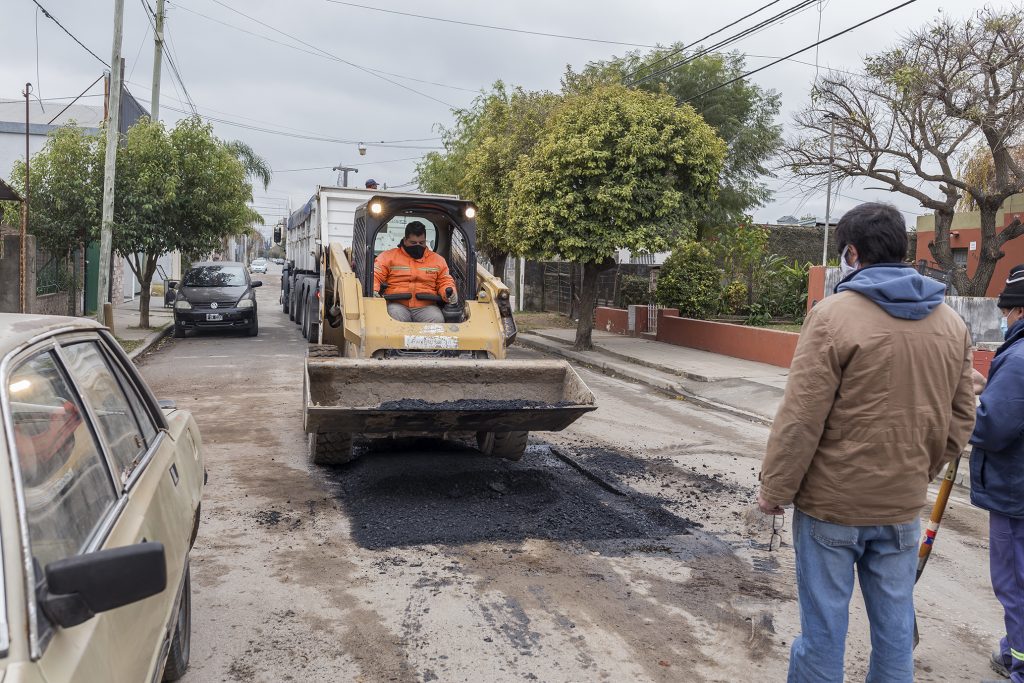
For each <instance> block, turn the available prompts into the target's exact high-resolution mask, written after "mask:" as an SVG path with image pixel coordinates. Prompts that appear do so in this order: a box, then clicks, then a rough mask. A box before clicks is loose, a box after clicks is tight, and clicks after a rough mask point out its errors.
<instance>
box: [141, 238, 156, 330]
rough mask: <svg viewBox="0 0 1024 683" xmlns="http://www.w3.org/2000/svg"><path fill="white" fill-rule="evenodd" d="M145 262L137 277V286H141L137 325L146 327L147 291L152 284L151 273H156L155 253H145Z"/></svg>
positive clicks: (148, 297)
mask: <svg viewBox="0 0 1024 683" xmlns="http://www.w3.org/2000/svg"><path fill="white" fill-rule="evenodd" d="M145 259H146V260H145V264H144V265H143V267H142V269H141V270H142V275H141V276H140V277H139V286H140V287H141V288H142V293H141V294H140V295H139V327H140V328H142V329H146V328H148V327H149V299H150V296H149V292H150V289H151V288H152V285H153V274H154V273H156V259H157V256H156V255H155V254H146V255H145Z"/></svg>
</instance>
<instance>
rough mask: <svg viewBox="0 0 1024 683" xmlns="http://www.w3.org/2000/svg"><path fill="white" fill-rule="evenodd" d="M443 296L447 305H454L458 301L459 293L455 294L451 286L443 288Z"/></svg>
mask: <svg viewBox="0 0 1024 683" xmlns="http://www.w3.org/2000/svg"><path fill="white" fill-rule="evenodd" d="M444 298H445V301H447V302H448V304H449V305H455V304H457V303H459V295H458V294H456V293H455V290H454V289H452V288H451V287H448V288H447V289H445V290H444Z"/></svg>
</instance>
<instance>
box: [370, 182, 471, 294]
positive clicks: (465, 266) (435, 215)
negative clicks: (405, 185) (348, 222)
mask: <svg viewBox="0 0 1024 683" xmlns="http://www.w3.org/2000/svg"><path fill="white" fill-rule="evenodd" d="M475 215H476V207H475V206H473V204H472V203H471V202H467V201H461V200H439V199H430V200H424V199H420V198H416V197H379V196H377V197H373V198H371V199H370V200H369V201H368V202H366V203H365V204H363V205H361V206H360V207H359V208H357V209H356V213H355V219H354V225H353V231H352V260H353V264H352V266H353V268H352V269H353V270H354V271H355V274H356V277H357V278H358V279H359V281H360V283H361V284H362V286H363V292H364V293H365V294H364V296H372V293H373V263H374V260H375V259H376V257H377V254H378V252H379V251H382V250H383V249H384V248H391V247H393V246H397V245H396V244H390V243H389V242H387V240H386V239H384V238H385V236H386V235H387V234H388V231H389V226H390V227H391V229H392V233H394V234H397V232H398V231H399V230H398V229H399V228H401V225H402V224H403V223H404V222H408V221H412V220H419V221H421V222H424V223H425V224H426V225H427V226H428V228H427V237H428V238H429V239H428V244H429V246H430V248H431V249H432V250H433V251H435V252H437V253H438V254H439V255H440V256H441V257H443V258H444V260H445V261H446V262H447V263H448V269H449V271H450V272H451V275H452V278H454V280H455V283H456V285H457V286H458V290H459V291H458V294H459V299H460V300H461V301H468V300H475V299H476V298H477V276H476V219H475ZM431 227H432V228H433V229H431ZM392 241H393V240H392Z"/></svg>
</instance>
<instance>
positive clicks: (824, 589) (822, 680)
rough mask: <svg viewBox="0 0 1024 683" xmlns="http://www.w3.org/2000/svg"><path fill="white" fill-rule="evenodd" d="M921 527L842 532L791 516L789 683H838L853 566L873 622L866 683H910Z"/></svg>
mask: <svg viewBox="0 0 1024 683" xmlns="http://www.w3.org/2000/svg"><path fill="white" fill-rule="evenodd" d="M919 534H920V525H919V523H918V521H917V520H916V519H915V520H913V521H911V522H907V523H905V524H888V525H881V526H846V525H843V524H833V523H831V522H823V521H822V520H820V519H815V518H814V517H811V516H809V515H806V514H804V513H802V512H800V511H799V510H797V511H796V512H795V513H794V515H793V545H794V547H795V549H796V583H797V592H798V596H799V600H800V631H801V632H800V635H799V636H798V637H797V638H796V640H794V641H793V646H792V648H791V650H790V657H789V678H788V681H789V683H842V681H843V658H844V655H845V653H846V632H847V629H848V627H849V623H850V597H851V596H852V595H853V575H854V568H855V567H856V570H857V578H858V579H859V580H860V590H861V593H862V594H863V595H864V605H865V607H866V608H867V613H868V621H869V622H870V624H871V659H870V663H869V665H868V675H867V681H868V683H912V681H913V680H914V656H913V649H914V575H915V572H916V570H917V552H916V550H917V546H918V540H919Z"/></svg>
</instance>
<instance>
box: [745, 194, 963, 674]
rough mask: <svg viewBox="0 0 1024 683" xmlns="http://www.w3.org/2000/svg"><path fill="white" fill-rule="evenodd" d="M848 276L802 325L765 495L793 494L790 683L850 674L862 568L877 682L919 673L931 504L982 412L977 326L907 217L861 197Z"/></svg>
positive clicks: (848, 232) (787, 497)
mask: <svg viewBox="0 0 1024 683" xmlns="http://www.w3.org/2000/svg"><path fill="white" fill-rule="evenodd" d="M836 242H837V248H838V249H839V251H840V252H841V255H840V266H841V267H842V269H843V271H844V275H845V277H844V278H843V280H842V281H841V282H840V283H839V285H838V286H837V287H836V294H835V295H834V296H830V297H827V298H826V299H825V300H824V301H822V302H821V303H819V304H818V305H817V306H815V307H814V309H812V310H811V312H810V314H809V315H808V316H807V319H806V320H805V322H804V327H803V331H802V332H801V334H800V341H799V342H798V344H797V349H796V355H795V356H794V358H793V364H792V367H791V369H790V373H789V379H788V381H787V383H786V393H785V397H784V398H783V401H782V405H781V406H780V407H779V411H778V414H777V415H776V416H775V422H774V424H773V425H772V431H771V435H770V436H769V438H768V449H767V452H766V454H765V457H764V463H763V465H762V468H761V490H760V492H759V494H758V505H759V506H760V508H761V510H762V511H763V512H765V513H766V514H773V515H778V514H782V506H784V505H789V504H790V503H793V504H794V505H795V507H796V511H795V512H794V516H793V544H794V547H795V549H796V562H797V589H798V594H799V599H800V626H801V635H800V636H799V637H798V638H796V640H794V641H793V645H792V649H791V652H790V664H789V681H790V683H805V682H806V683H830V682H831V681H835V682H836V683H841V681H842V680H843V655H844V651H845V647H846V632H847V627H848V623H849V609H850V596H851V595H852V593H853V580H854V567H856V570H857V576H858V579H859V581H860V586H861V592H862V593H863V594H864V602H865V606H866V608H867V613H868V619H869V621H870V623H871V661H870V666H869V669H868V675H867V680H868V681H869V683H870V682H881V681H885V682H886V683H903V682H906V683H910V682H911V681H913V677H914V671H913V669H914V662H913V655H912V650H913V624H914V603H913V588H914V574H915V568H916V549H917V544H918V538H919V525H918V516H919V513H920V510H921V508H922V507H923V506H924V504H925V502H926V494H927V488H928V483H929V482H930V481H931V480H932V479H933V478H935V476H936V475H937V474H938V472H939V469H940V468H941V467H942V465H943V464H944V463H946V462H948V461H949V460H951V459H952V458H953V457H954V456H956V455H957V454H958V453H959V452H960V450H961V449H962V448H963V447H964V445H965V444H966V443H967V439H968V438H969V437H970V434H971V428H972V426H973V424H974V392H973V388H972V383H971V374H972V366H971V339H970V335H969V333H968V331H967V328H966V326H965V325H964V323H963V321H962V320H961V319H960V317H959V316H958V315H957V314H956V313H955V312H953V310H952V309H951V308H949V307H948V306H946V304H944V303H943V295H944V290H945V288H944V286H943V285H942V284H940V283H938V282H936V281H934V280H930V279H928V278H925V277H922V276H921V275H919V274H918V273H917V272H915V271H914V269H913V268H911V267H909V266H905V265H903V264H902V263H901V262H902V261H903V258H904V257H905V255H906V253H907V233H906V228H905V227H904V223H903V219H902V217H901V216H900V214H899V212H898V211H897V210H896V209H895V208H893V207H892V206H888V205H885V204H874V203H872V204H861V205H860V206H858V207H856V208H854V209H852V210H851V211H849V212H847V213H846V215H844V216H843V218H842V220H840V221H839V225H838V227H837V229H836Z"/></svg>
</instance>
